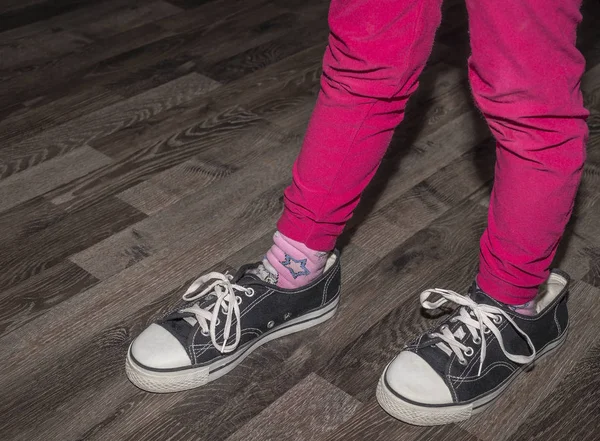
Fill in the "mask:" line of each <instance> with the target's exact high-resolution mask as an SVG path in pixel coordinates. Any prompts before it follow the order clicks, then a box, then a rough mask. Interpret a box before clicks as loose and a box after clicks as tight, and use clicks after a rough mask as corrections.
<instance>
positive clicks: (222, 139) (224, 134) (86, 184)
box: [46, 108, 265, 211]
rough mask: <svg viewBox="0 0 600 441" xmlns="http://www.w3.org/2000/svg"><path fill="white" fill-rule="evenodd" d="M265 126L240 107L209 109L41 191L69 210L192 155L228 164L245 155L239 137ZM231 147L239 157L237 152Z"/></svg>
mask: <svg viewBox="0 0 600 441" xmlns="http://www.w3.org/2000/svg"><path fill="white" fill-rule="evenodd" d="M264 126H265V122H264V121H262V120H261V119H260V118H258V117H257V116H255V115H253V114H251V113H249V112H246V111H244V110H243V109H238V108H234V109H230V110H229V111H227V112H223V113H217V114H211V115H209V116H208V117H207V118H203V119H201V120H200V121H197V122H196V124H195V125H193V126H192V127H186V128H185V129H183V130H182V131H181V132H178V133H169V134H168V135H166V136H164V135H163V136H162V137H161V138H159V139H155V140H154V141H153V142H152V143H151V144H149V145H144V144H142V147H141V148H139V149H137V150H136V151H135V152H132V153H131V154H130V155H128V156H126V157H124V158H122V159H121V160H119V161H115V162H114V163H113V164H110V165H108V166H107V167H103V168H101V169H98V170H96V171H95V172H94V173H89V174H88V175H86V176H84V177H82V178H80V179H76V180H73V181H72V182H71V183H70V184H68V185H64V186H62V187H61V188H59V189H57V190H56V191H52V192H48V193H47V194H46V197H47V198H49V199H51V200H52V202H53V203H55V204H56V205H59V206H61V207H63V208H64V209H65V210H67V211H73V210H78V209H81V208H82V207H85V206H88V205H89V204H91V203H93V202H94V201H95V200H97V199H98V198H99V197H100V195H113V194H117V193H120V192H122V191H124V190H126V189H128V188H129V187H131V186H133V185H135V184H137V183H139V182H142V181H144V180H146V179H149V178H151V177H153V176H154V175H155V174H157V173H159V172H161V171H164V170H167V169H169V168H171V167H174V166H178V165H179V164H181V163H182V162H184V161H187V160H188V159H191V158H192V157H194V156H196V157H197V158H198V161H199V162H198V163H201V161H202V160H201V158H215V157H216V158H223V159H224V160H225V159H227V160H228V161H231V163H232V164H233V161H235V160H236V159H240V160H243V157H244V156H246V157H247V155H248V153H249V151H248V150H250V148H248V150H246V151H244V150H241V149H239V148H238V149H235V147H236V146H239V144H240V140H242V139H243V140H244V142H245V143H249V142H252V141H253V139H252V135H251V133H252V132H254V133H257V132H258V130H257V128H258V127H264ZM246 134H248V136H245V135H246ZM250 145H252V144H250ZM235 153H237V154H238V155H241V156H242V158H239V157H236V154H235ZM212 162H215V161H214V160H213V161H212ZM215 164H218V162H215ZM211 168H213V167H211V165H210V162H209V163H208V164H206V165H205V166H204V169H205V171H206V172H207V173H210V169H211ZM217 176H219V173H218V172H217Z"/></svg>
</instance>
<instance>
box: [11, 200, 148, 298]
mask: <svg viewBox="0 0 600 441" xmlns="http://www.w3.org/2000/svg"><path fill="white" fill-rule="evenodd" d="M145 217H146V216H145V215H144V214H143V213H140V212H139V211H137V210H136V209H135V208H133V207H130V206H129V205H127V204H125V203H124V202H121V201H120V200H118V199H114V198H113V199H110V198H107V199H104V200H103V201H102V202H99V203H98V204H96V205H94V206H92V207H90V208H89V209H87V210H82V211H79V212H77V213H74V214H71V215H68V216H65V217H64V218H62V219H61V220H60V221H57V222H55V223H54V224H53V225H50V226H49V227H47V228H44V229H42V230H40V231H38V232H36V233H33V234H29V235H28V236H27V237H26V238H24V239H22V240H19V241H14V242H12V243H10V244H9V245H8V246H6V247H4V249H3V252H2V254H1V255H0V267H2V268H3V271H2V273H0V290H3V289H7V288H10V287H12V286H15V285H17V284H19V283H21V282H22V281H24V280H26V279H28V278H30V277H32V276H34V275H36V274H38V273H40V272H42V271H44V270H45V269H47V268H50V267H51V266H53V265H56V264H58V263H60V262H61V261H62V260H63V259H65V258H66V257H68V256H69V255H71V254H73V253H76V252H78V251H80V250H82V249H85V248H87V247H89V246H91V245H93V244H95V243H96V242H98V241H100V240H102V239H104V238H106V237H109V236H110V235H111V234H114V233H116V232H118V231H120V230H122V229H123V228H125V227H127V226H129V225H131V224H133V223H135V222H137V221H140V220H142V219H143V218H145Z"/></svg>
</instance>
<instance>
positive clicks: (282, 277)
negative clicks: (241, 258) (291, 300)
mask: <svg viewBox="0 0 600 441" xmlns="http://www.w3.org/2000/svg"><path fill="white" fill-rule="evenodd" d="M328 257H329V252H323V251H317V250H312V249H310V248H308V247H307V246H306V245H304V244H303V243H301V242H298V241H295V240H293V239H290V238H289V237H286V236H284V235H283V234H281V233H280V232H279V231H277V232H276V233H275V234H274V235H273V246H272V247H271V248H270V249H269V251H267V254H266V255H265V258H264V259H263V264H264V265H265V268H266V269H267V270H268V271H269V272H270V273H272V274H273V275H274V277H275V278H276V280H277V286H279V287H280V288H292V289H293V288H298V287H300V286H303V285H306V284H307V283H310V282H311V281H312V280H314V279H316V278H317V277H319V276H320V275H321V274H323V271H324V270H325V264H326V262H327V258H328Z"/></svg>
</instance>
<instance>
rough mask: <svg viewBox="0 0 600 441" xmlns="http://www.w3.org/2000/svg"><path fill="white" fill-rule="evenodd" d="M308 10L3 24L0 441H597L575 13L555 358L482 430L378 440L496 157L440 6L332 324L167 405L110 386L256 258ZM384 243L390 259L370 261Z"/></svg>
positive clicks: (459, 12)
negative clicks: (188, 304) (155, 334)
mask: <svg viewBox="0 0 600 441" xmlns="http://www.w3.org/2000/svg"><path fill="white" fill-rule="evenodd" d="M327 7H328V4H327V1H325V0H212V1H208V0H196V1H193V0H168V1H167V0H145V1H142V0H139V1H138V0H104V1H101V0H95V1H91V0H88V1H85V0H54V1H46V0H4V1H2V2H0V31H1V33H0V118H1V119H0V178H1V180H0V243H1V248H0V250H1V253H0V268H1V272H0V360H2V368H1V370H0V439H2V440H27V441H34V440H40V441H53V440H57V441H69V440H89V441H92V440H94V441H115V440H132V441H134V440H135V441H139V440H155V441H159V440H177V441H180V440H181V441H184V440H207V441H208V440H210V441H221V440H228V441H233V440H240V441H242V440H243V441H251V440H256V441H258V440H261V441H262V440H286V441H295V440H298V441H307V440H315V441H333V440H344V441H351V440H368V441H376V440H382V441H383V440H385V441H387V440H405V441H425V440H441V441H444V440H446V441H454V440H465V441H477V440H479V441H501V440H510V441H529V440H557V441H558V440H578V441H580V440H581V441H585V440H590V441H591V440H598V439H600V27H599V26H598V22H599V21H600V3H598V1H597V0H586V1H585V4H584V11H585V14H586V16H585V22H584V24H583V25H582V28H581V31H580V47H581V50H582V51H583V53H584V55H585V56H586V59H587V61H588V71H587V73H586V75H585V78H584V81H583V84H582V87H583V91H584V96H585V99H586V103H587V105H588V107H589V108H590V111H591V113H592V115H591V117H590V119H589V124H590V130H591V136H590V141H589V154H588V156H589V161H588V163H587V166H586V169H585V175H584V179H583V184H582V187H581V191H580V194H579V198H578V201H577V207H576V212H575V215H574V217H573V221H572V222H571V224H570V226H569V229H568V232H567V235H566V239H565V241H564V243H563V246H562V247H561V250H560V252H559V256H558V258H557V265H560V267H562V268H563V269H565V270H567V271H569V272H570V273H571V274H572V276H573V278H574V279H575V280H576V282H575V284H574V285H573V290H572V295H571V301H570V310H571V315H572V329H571V333H570V336H569V340H568V344H567V345H565V346H564V347H563V348H562V349H560V350H559V352H558V354H557V355H556V356H555V357H553V358H549V359H547V360H545V361H543V362H541V363H540V364H539V365H538V366H537V367H536V368H535V369H534V370H533V371H532V372H530V373H528V374H527V375H525V376H522V377H521V378H520V379H519V380H518V381H517V382H516V384H514V386H513V387H512V388H511V389H510V391H509V392H508V393H507V394H506V395H505V396H502V398H501V399H499V400H498V402H497V403H495V404H494V405H493V407H492V408H490V409H489V411H488V412H487V413H485V414H482V415H479V416H477V417H474V418H473V419H472V420H470V421H468V422H466V423H462V424H458V425H450V426H445V427H438V428H418V427H411V426H407V425H405V424H402V423H400V422H397V421H395V420H393V419H392V418H390V417H388V416H387V415H386V414H385V413H384V412H383V411H382V410H381V409H380V408H379V407H378V405H377V403H376V401H375V398H374V392H375V385H376V382H377V379H378V377H379V375H380V373H381V372H382V369H383V368H384V366H385V365H386V363H387V362H388V361H389V360H390V359H391V357H393V356H394V355H395V354H396V353H397V352H398V351H399V349H400V348H401V346H402V344H403V343H404V342H405V341H406V340H407V339H409V338H412V337H413V336H415V335H417V334H419V333H420V332H421V331H422V330H423V329H424V328H426V327H429V326H430V325H431V323H432V319H431V318H427V317H425V316H423V315H422V314H421V312H420V310H419V307H418V294H419V292H420V291H421V290H422V289H425V288H428V287H433V286H443V287H447V288H450V289H455V290H463V289H464V288H465V287H466V286H468V284H469V283H470V281H471V280H472V278H473V276H474V274H475V270H476V265H477V249H478V238H479V236H480V234H481V232H482V231H483V228H484V226H485V222H486V201H487V198H488V192H489V188H490V183H491V179H492V169H493V161H494V156H493V154H494V150H493V144H492V142H491V140H490V134H489V132H488V130H487V128H486V126H485V123H484V122H483V120H482V118H481V116H480V115H479V114H478V112H477V111H476V110H475V109H474V107H473V104H472V103H471V99H470V96H469V89H468V85H467V82H466V71H465V65H466V64H465V63H466V57H467V54H468V47H467V42H468V34H467V29H466V14H465V8H464V5H463V3H462V1H460V0H450V1H448V2H446V5H445V6H444V9H445V14H444V23H443V26H442V28H441V29H440V31H439V34H438V38H437V43H436V46H435V50H434V53H433V55H432V58H431V61H430V63H429V66H428V68H427V70H426V72H425V73H424V75H423V77H422V83H421V87H420V89H419V91H418V93H417V96H415V97H414V98H413V99H412V101H411V103H410V108H409V111H408V115H407V120H406V122H405V124H404V125H403V126H402V127H401V128H400V129H399V130H398V132H397V135H396V136H395V138H394V142H393V145H392V147H391V148H390V151H389V153H388V155H387V157H386V159H385V161H384V163H383V165H382V167H381V169H380V172H379V173H378V175H377V177H376V179H375V180H374V182H373V184H372V185H371V186H370V187H369V189H368V190H367V193H366V195H365V197H364V201H363V203H362V204H361V206H360V209H359V211H358V214H357V215H356V217H355V218H354V219H353V221H352V224H351V225H350V227H349V229H348V231H347V233H346V234H345V235H344V237H343V238H342V240H341V244H342V245H343V262H344V284H345V285H344V286H345V288H344V290H343V302H342V306H341V308H340V312H339V314H338V315H337V316H336V317H335V319H333V320H331V321H330V322H328V323H326V324H324V325H321V326H318V327H317V328H313V329H312V330H310V331H307V332H304V333H302V334H298V335H294V336H289V337H286V338H284V339H281V340H279V341H277V342H273V343H271V344H269V345H267V346H265V347H263V348H262V349H260V350H259V351H257V352H255V353H254V354H252V356H251V357H250V358H249V359H248V360H247V361H246V362H244V363H243V364H242V365H241V366H240V367H239V368H237V369H236V370H235V371H234V372H233V373H231V374H230V375H228V376H226V377H225V378H222V379H220V380H218V381H216V382H214V383H211V384H210V385H208V386H206V387H204V388H200V389H197V390H192V391H189V392H185V393H178V394H171V395H152V394H147V393H144V392H141V391H140V390H138V389H136V388H135V387H134V386H133V385H131V384H130V383H129V382H128V381H127V379H126V377H125V372H124V356H125V353H126V349H127V346H128V344H129V342H130V341H131V339H132V338H133V337H134V336H135V335H136V334H137V333H138V332H140V331H141V330H142V329H143V328H144V327H146V326H147V325H148V324H149V323H150V322H151V321H152V320H153V319H154V318H155V317H157V316H158V315H160V314H161V313H162V312H164V311H165V310H166V309H167V308H168V307H169V305H170V304H171V303H172V302H173V301H174V300H175V299H177V298H178V297H179V295H180V294H181V291H182V289H183V288H184V287H186V285H187V284H188V283H189V282H190V280H191V279H193V278H195V277H197V276H198V275H200V274H202V273H205V272H206V271H209V270H211V269H219V270H224V269H226V268H227V267H230V266H231V267H236V266H238V265H240V264H241V263H244V262H248V261H254V260H257V259H258V258H260V257H261V255H262V253H263V252H264V251H265V250H266V248H267V247H268V246H269V245H270V240H271V239H270V238H271V235H272V233H273V228H274V223H275V221H276V219H277V218H278V216H279V214H280V211H281V208H282V197H281V193H282V190H283V189H284V188H285V186H286V185H287V183H288V182H289V180H290V167H291V164H292V162H293V160H294V158H295V156H296V155H297V153H298V149H299V146H300V143H301V140H302V135H303V132H304V129H305V126H306V124H307V121H308V117H309V115H310V112H311V109H312V106H313V104H314V101H315V96H316V93H317V91H318V87H319V74H320V62H321V57H322V54H323V51H324V47H325V41H326V35H327V21H326V14H327ZM390 238H391V239H392V240H390Z"/></svg>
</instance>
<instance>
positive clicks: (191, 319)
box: [126, 251, 340, 392]
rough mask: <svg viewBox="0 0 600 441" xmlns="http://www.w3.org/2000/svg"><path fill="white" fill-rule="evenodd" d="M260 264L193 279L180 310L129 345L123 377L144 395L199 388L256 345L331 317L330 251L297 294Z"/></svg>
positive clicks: (334, 269)
mask: <svg viewBox="0 0 600 441" xmlns="http://www.w3.org/2000/svg"><path fill="white" fill-rule="evenodd" d="M260 273H261V267H260V264H253V265H245V266H243V267H242V268H240V270H239V271H238V273H237V274H236V275H235V276H232V275H228V274H221V273H216V272H214V273H209V274H207V275H205V276H202V277H200V278H198V279H197V280H196V281H194V283H192V285H191V286H190V288H189V289H188V290H187V292H186V293H185V294H184V296H183V299H184V301H186V302H187V303H186V304H185V306H184V307H183V308H182V309H179V310H178V311H177V312H174V313H171V314H168V315H167V316H166V317H164V318H163V319H162V320H160V321H158V322H156V323H153V324H151V325H150V326H149V327H148V328H146V329H145V330H144V331H143V332H142V333H141V334H140V335H139V336H138V337H137V338H136V339H135V340H134V341H133V342H132V343H131V346H130V347H129V351H128V353H127V362H126V371H127V376H128V377H129V379H130V380H131V382H132V383H133V384H135V385H136V386H138V387H139V388H141V389H144V390H146V391H149V392H176V391H181V390H186V389H191V388H195V387H198V386H202V385H204V384H206V383H208V382H210V381H213V380H215V379H217V378H219V377H221V376H222V375H225V374H226V373H227V372H229V371H231V370H232V369H233V368H235V367H236V366H237V365H238V364H240V363H241V362H242V360H244V358H246V357H247V356H248V355H250V354H251V353H252V351H254V350H255V349H257V348H258V347H259V346H261V345H263V344H265V343H267V342H269V341H271V340H274V339H276V338H279V337H283V336H285V335H288V334H292V333H294V332H297V331H301V330H303V329H307V328H310V327H311V326H315V325H317V324H319V323H322V322H324V321H325V320H327V319H329V318H331V317H333V315H334V313H335V311H336V309H337V306H338V302H339V294H340V259H339V253H338V252H337V251H335V252H334V253H332V255H331V257H330V258H329V260H328V261H327V265H326V267H325V271H324V273H323V275H322V276H321V277H319V278H317V279H315V280H313V281H312V282H311V283H309V284H308V285H306V286H303V287H301V288H298V289H282V288H279V287H277V286H276V285H273V284H271V283H268V282H265V281H264V280H263V279H262V278H261V277H259V276H260Z"/></svg>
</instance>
